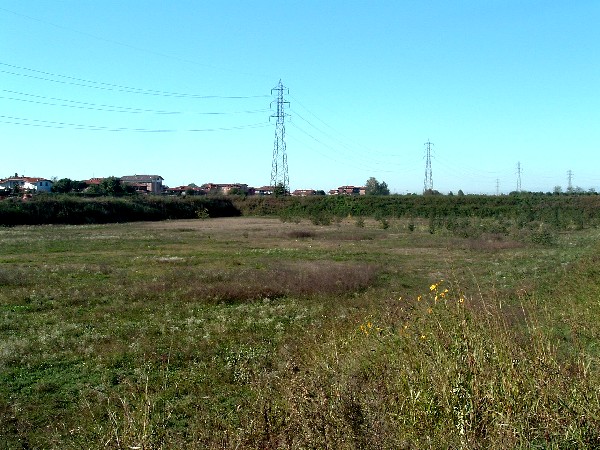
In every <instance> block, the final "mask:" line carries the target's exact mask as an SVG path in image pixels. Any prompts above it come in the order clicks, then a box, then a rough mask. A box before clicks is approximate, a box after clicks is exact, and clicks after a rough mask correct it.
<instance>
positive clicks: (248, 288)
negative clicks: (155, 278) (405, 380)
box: [153, 261, 379, 302]
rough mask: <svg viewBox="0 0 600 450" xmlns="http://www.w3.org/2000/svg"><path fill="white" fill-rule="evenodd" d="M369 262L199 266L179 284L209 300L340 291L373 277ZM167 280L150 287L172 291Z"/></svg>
mask: <svg viewBox="0 0 600 450" xmlns="http://www.w3.org/2000/svg"><path fill="white" fill-rule="evenodd" d="M378 273H379V268H378V267H377V266H375V265H373V264H363V263H343V262H332V261H298V262H289V261H287V262H284V263H279V264H276V265H275V264H272V265H271V266H269V267H265V268H233V269H224V270H219V271H211V270H202V271H200V272H197V273H195V274H193V275H191V276H188V279H187V282H186V283H184V284H183V285H181V286H179V287H180V289H181V290H182V292H181V294H182V295H181V297H182V298H183V299H187V300H202V299H205V300H207V301H211V302H214V301H216V302H238V301H251V300H257V299H263V298H279V297H286V296H291V297H297V296H300V297H308V296H313V295H344V294H351V293H355V292H358V291H361V290H364V289H366V288H367V287H369V286H371V285H372V284H373V283H374V282H375V280H376V279H377V275H378ZM173 288H176V287H175V286H173V285H171V284H170V283H169V282H166V283H157V284H155V286H154V289H153V290H154V291H161V290H166V291H172V290H173Z"/></svg>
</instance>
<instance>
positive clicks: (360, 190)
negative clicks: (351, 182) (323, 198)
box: [329, 186, 366, 195]
mask: <svg viewBox="0 0 600 450" xmlns="http://www.w3.org/2000/svg"><path fill="white" fill-rule="evenodd" d="M365 191H366V188H365V187H364V186H361V187H357V186H340V187H338V188H337V189H332V190H330V191H329V195H365Z"/></svg>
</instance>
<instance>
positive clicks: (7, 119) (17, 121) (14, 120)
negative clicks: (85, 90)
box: [0, 115, 269, 133]
mask: <svg viewBox="0 0 600 450" xmlns="http://www.w3.org/2000/svg"><path fill="white" fill-rule="evenodd" d="M0 119H3V120H0V123H6V124H11V125H23V126H30V127H42V128H55V129H65V128H67V129H74V130H86V131H110V132H136V133H176V132H211V131H233V130H244V129H248V128H262V127H266V126H268V125H269V123H268V122H261V123H254V124H248V125H240V126H234V127H215V128H195V129H185V130H177V129H156V128H128V127H109V126H103V125H86V124H77V123H68V122H55V121H51V120H42V119H27V118H22V117H13V116H3V115H0Z"/></svg>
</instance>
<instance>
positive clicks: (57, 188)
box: [52, 178, 73, 194]
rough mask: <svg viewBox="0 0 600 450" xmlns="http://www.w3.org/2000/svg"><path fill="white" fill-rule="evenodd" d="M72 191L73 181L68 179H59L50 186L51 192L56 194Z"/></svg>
mask: <svg viewBox="0 0 600 450" xmlns="http://www.w3.org/2000/svg"><path fill="white" fill-rule="evenodd" d="M72 190H73V180H71V179H70V178H61V179H60V180H57V181H55V182H54V184H53V185H52V192H56V193H57V194H66V193H67V192H71V191H72Z"/></svg>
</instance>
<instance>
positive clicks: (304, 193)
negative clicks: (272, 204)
mask: <svg viewBox="0 0 600 450" xmlns="http://www.w3.org/2000/svg"><path fill="white" fill-rule="evenodd" d="M311 195H317V191H315V190H314V189H296V190H295V191H294V192H292V196H294V197H310V196H311Z"/></svg>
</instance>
